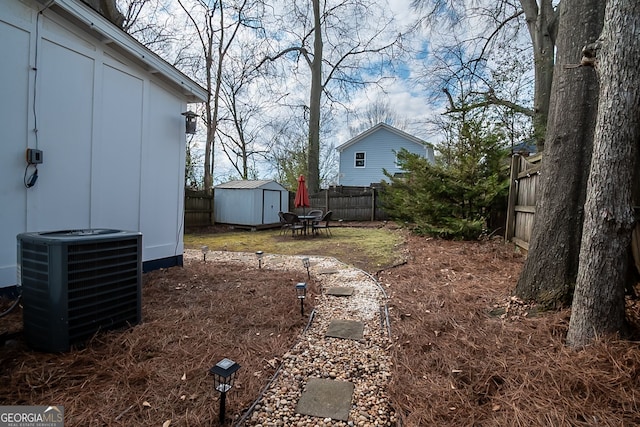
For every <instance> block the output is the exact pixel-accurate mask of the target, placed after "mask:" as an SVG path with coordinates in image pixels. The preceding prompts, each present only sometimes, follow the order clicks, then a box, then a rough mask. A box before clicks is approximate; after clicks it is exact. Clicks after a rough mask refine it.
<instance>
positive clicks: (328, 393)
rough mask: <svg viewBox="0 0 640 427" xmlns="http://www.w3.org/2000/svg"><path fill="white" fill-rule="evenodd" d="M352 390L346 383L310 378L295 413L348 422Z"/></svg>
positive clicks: (351, 385)
mask: <svg viewBox="0 0 640 427" xmlns="http://www.w3.org/2000/svg"><path fill="white" fill-rule="evenodd" d="M354 388H355V386H354V385H353V383H350V382H348V381H335V380H323V379H319V378H310V379H309V381H308V382H307V388H306V389H305V391H304V392H302V395H301V396H300V400H299V401H298V405H297V406H296V413H298V414H302V415H310V416H312V417H320V418H331V419H333V420H341V421H348V420H349V409H351V398H352V397H353V390H354Z"/></svg>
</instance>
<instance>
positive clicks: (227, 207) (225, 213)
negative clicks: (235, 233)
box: [213, 180, 289, 229]
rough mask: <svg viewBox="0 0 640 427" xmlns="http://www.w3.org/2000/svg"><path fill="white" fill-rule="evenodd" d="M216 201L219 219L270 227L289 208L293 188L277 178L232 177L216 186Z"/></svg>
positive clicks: (256, 226)
mask: <svg viewBox="0 0 640 427" xmlns="http://www.w3.org/2000/svg"><path fill="white" fill-rule="evenodd" d="M213 205H214V218H215V221H216V222H217V223H222V224H231V225H238V226H244V227H250V228H252V229H255V228H267V227H272V226H276V225H279V224H280V217H279V216H278V212H281V211H282V212H286V211H288V210H289V191H288V190H287V189H286V188H284V187H283V186H282V185H280V184H278V183H277V182H275V181H273V180H252V181H247V180H245V181H229V182H226V183H224V184H220V185H218V186H216V187H215V188H214V192H213Z"/></svg>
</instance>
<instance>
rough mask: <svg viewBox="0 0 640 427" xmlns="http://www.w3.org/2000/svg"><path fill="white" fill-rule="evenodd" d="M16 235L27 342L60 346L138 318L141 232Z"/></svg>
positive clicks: (44, 347) (47, 348)
mask: <svg viewBox="0 0 640 427" xmlns="http://www.w3.org/2000/svg"><path fill="white" fill-rule="evenodd" d="M17 240H18V284H19V285H21V286H22V304H23V321H24V336H25V340H26V342H27V344H28V345H29V346H30V347H32V348H34V349H36V350H41V351H48V352H64V351H68V350H69V349H70V348H71V346H72V345H76V344H81V343H83V342H85V341H86V340H87V339H88V338H90V337H91V336H93V335H94V334H95V333H96V332H98V331H101V330H106V329H115V328H121V327H127V326H130V325H135V324H138V323H140V321H141V318H142V309H141V305H142V304H141V303H142V301H141V292H142V234H141V233H138V232H130V231H121V230H110V229H88V230H64V231H51V232H39V233H22V234H19V235H18V236H17Z"/></svg>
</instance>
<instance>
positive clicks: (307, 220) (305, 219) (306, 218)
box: [298, 215, 318, 236]
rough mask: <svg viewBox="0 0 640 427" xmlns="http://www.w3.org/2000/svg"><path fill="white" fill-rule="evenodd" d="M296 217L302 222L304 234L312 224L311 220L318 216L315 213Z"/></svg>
mask: <svg viewBox="0 0 640 427" xmlns="http://www.w3.org/2000/svg"><path fill="white" fill-rule="evenodd" d="M298 219H299V220H300V221H302V223H303V224H304V234H305V236H306V235H307V230H308V228H309V226H310V225H311V224H313V221H314V220H316V219H318V217H317V216H315V215H298Z"/></svg>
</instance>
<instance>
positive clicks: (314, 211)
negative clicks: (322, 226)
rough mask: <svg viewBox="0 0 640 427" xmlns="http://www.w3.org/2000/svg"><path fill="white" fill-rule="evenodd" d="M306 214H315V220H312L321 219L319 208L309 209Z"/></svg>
mask: <svg viewBox="0 0 640 427" xmlns="http://www.w3.org/2000/svg"><path fill="white" fill-rule="evenodd" d="M307 215H308V216H315V217H316V220H315V221H314V222H317V221H320V220H321V219H322V210H321V209H311V210H310V211H309V212H307Z"/></svg>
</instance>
